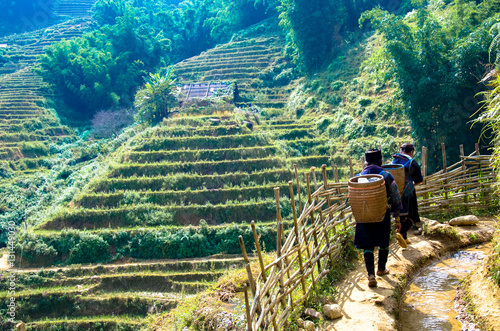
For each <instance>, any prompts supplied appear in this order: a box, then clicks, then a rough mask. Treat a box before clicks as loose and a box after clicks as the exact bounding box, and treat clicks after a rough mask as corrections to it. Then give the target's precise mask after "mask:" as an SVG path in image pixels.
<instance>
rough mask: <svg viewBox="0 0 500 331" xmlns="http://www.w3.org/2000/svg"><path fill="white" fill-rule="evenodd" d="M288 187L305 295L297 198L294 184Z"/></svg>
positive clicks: (305, 287) (303, 286)
mask: <svg viewBox="0 0 500 331" xmlns="http://www.w3.org/2000/svg"><path fill="white" fill-rule="evenodd" d="M288 187H289V188H290V201H291V203H292V213H293V231H294V232H295V238H296V240H297V245H298V246H299V248H298V251H297V254H298V258H299V270H300V282H301V283H302V292H303V293H304V295H305V294H306V291H307V286H306V280H305V278H304V264H303V262H302V252H301V246H302V244H301V242H300V236H299V224H298V222H297V211H296V210H295V198H294V196H293V182H292V181H289V182H288Z"/></svg>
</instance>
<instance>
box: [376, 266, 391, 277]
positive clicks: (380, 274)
mask: <svg viewBox="0 0 500 331" xmlns="http://www.w3.org/2000/svg"><path fill="white" fill-rule="evenodd" d="M388 274H389V269H387V268H385V269H384V270H379V271H377V276H383V275H388Z"/></svg>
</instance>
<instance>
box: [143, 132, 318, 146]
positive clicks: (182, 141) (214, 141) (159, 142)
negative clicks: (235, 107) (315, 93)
mask: <svg viewBox="0 0 500 331" xmlns="http://www.w3.org/2000/svg"><path fill="white" fill-rule="evenodd" d="M269 133H271V135H270V136H269V137H263V136H260V135H257V134H235V135H228V136H218V137H212V136H200V137H193V136H191V137H190V136H188V137H182V138H181V137H176V138H160V137H158V138H145V139H141V141H140V143H141V145H139V146H136V147H134V149H133V150H134V151H158V150H181V149H196V148H199V149H229V148H240V147H256V146H260V147H262V146H267V145H268V144H269V140H270V139H279V140H294V139H304V138H312V135H311V133H310V132H309V130H308V129H307V128H297V129H291V130H287V129H284V130H272V131H269Z"/></svg>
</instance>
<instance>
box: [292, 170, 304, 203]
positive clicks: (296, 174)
mask: <svg viewBox="0 0 500 331" xmlns="http://www.w3.org/2000/svg"><path fill="white" fill-rule="evenodd" d="M293 168H294V169H295V179H296V180H297V195H298V196H299V210H300V211H302V200H301V199H300V182H299V172H298V170H297V163H295V164H294V165H293Z"/></svg>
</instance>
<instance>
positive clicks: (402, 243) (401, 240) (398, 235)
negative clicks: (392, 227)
mask: <svg viewBox="0 0 500 331" xmlns="http://www.w3.org/2000/svg"><path fill="white" fill-rule="evenodd" d="M396 240H397V241H398V243H399V246H401V247H403V248H406V247H408V245H407V244H406V241H405V238H403V236H402V235H401V233H396Z"/></svg>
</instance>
